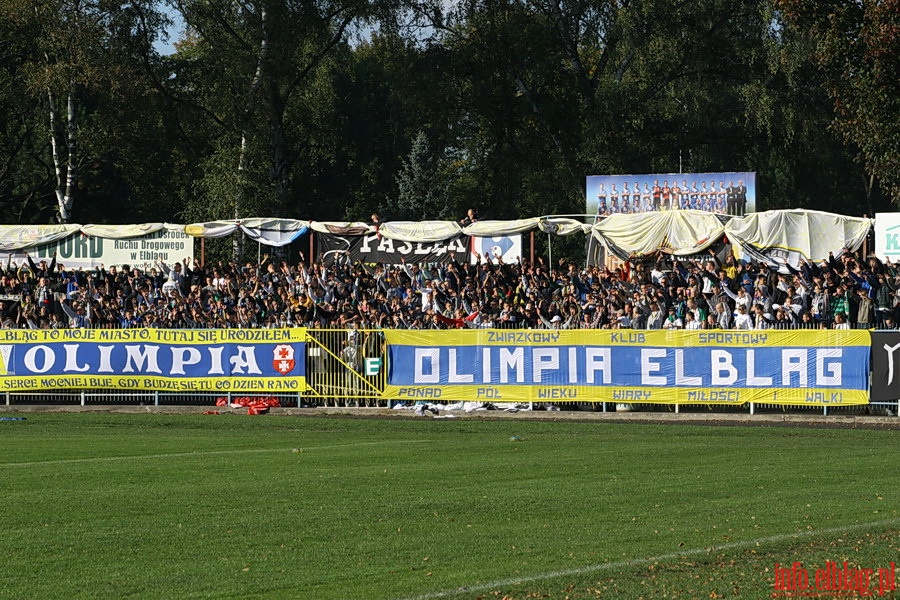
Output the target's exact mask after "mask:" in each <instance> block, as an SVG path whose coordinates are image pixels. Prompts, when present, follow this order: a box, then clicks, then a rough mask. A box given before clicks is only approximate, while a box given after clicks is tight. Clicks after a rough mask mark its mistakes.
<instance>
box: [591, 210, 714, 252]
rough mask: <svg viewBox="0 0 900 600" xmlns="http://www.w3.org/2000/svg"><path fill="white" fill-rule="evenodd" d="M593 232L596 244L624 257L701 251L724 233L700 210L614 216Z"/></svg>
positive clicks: (596, 227) (712, 218)
mask: <svg viewBox="0 0 900 600" xmlns="http://www.w3.org/2000/svg"><path fill="white" fill-rule="evenodd" d="M592 229H593V235H594V237H595V238H596V239H597V241H598V242H600V243H601V244H603V245H604V246H605V247H606V249H607V250H609V251H610V252H612V253H614V254H616V255H617V256H619V257H623V258H624V257H625V256H632V255H644V254H652V253H654V252H657V251H660V250H662V251H664V252H668V253H671V254H694V253H696V252H702V251H703V250H705V249H706V248H708V247H709V246H710V245H712V244H713V243H714V242H716V241H717V240H718V239H719V238H721V237H722V233H723V232H724V230H725V228H724V226H723V225H722V222H721V221H720V220H719V218H718V217H716V215H715V214H714V213H710V212H704V211H700V210H669V211H662V212H649V213H637V214H630V215H624V214H617V215H612V216H610V217H607V218H606V219H604V220H603V221H601V222H599V223H597V224H596V225H594V226H593V228H592Z"/></svg>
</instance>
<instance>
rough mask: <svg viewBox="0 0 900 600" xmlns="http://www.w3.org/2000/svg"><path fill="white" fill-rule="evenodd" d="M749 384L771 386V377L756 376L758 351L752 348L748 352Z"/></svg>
mask: <svg viewBox="0 0 900 600" xmlns="http://www.w3.org/2000/svg"><path fill="white" fill-rule="evenodd" d="M747 385H753V386H760V387H770V386H771V385H772V378H771V377H757V376H756V353H755V352H753V351H752V350H751V351H749V352H748V353H747Z"/></svg>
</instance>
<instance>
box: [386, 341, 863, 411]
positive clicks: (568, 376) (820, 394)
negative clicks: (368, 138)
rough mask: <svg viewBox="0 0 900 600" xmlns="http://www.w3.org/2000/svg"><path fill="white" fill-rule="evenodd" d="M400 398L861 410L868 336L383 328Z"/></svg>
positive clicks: (390, 388) (392, 389)
mask: <svg viewBox="0 0 900 600" xmlns="http://www.w3.org/2000/svg"><path fill="white" fill-rule="evenodd" d="M384 334H385V339H386V340H387V343H388V357H389V358H388V382H387V383H388V385H387V387H386V389H385V395H386V396H387V397H391V398H399V399H401V400H404V399H406V400H419V399H426V400H441V401H448V402H455V401H460V400H462V401H467V400H497V401H505V402H631V403H653V404H738V405H740V404H744V403H748V402H760V403H768V404H800V405H805V406H843V405H853V404H866V403H867V402H868V383H869V343H870V337H869V332H868V331H850V330H826V331H808V330H795V331H765V332H763V331H760V332H755V331H753V332H732V331H678V332H662V331H647V332H642V331H625V330H623V331H618V332H614V331H603V330H577V331H559V330H523V331H509V330H460V331H404V330H385V331H384Z"/></svg>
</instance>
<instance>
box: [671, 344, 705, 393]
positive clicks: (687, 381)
mask: <svg viewBox="0 0 900 600" xmlns="http://www.w3.org/2000/svg"><path fill="white" fill-rule="evenodd" d="M702 381H703V378H702V377H688V376H687V375H685V374H684V350H675V385H697V386H699V385H702V383H701V382H702Z"/></svg>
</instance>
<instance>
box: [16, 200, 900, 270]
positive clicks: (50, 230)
mask: <svg viewBox="0 0 900 600" xmlns="http://www.w3.org/2000/svg"><path fill="white" fill-rule="evenodd" d="M723 220H725V218H723V216H722V215H716V214H714V213H709V212H704V211H696V210H673V211H662V212H650V213H640V214H631V215H623V214H618V215H612V216H610V217H607V218H605V219H603V220H602V221H600V222H599V223H597V224H595V225H593V226H591V225H586V224H584V223H582V222H581V221H578V220H575V219H569V218H564V217H535V218H531V219H519V220H514V221H479V222H477V223H474V224H472V225H469V226H468V227H465V228H463V227H460V225H459V224H458V223H457V222H455V221H422V222H409V221H396V222H388V223H384V224H382V225H380V226H379V228H378V231H377V235H378V236H379V239H387V240H396V241H400V242H409V243H433V242H440V241H443V240H447V239H450V238H453V237H455V236H458V235H460V234H464V235H468V236H472V237H481V238H484V237H502V236H511V235H516V234H522V233H525V232H527V231H531V230H534V229H535V228H536V229H539V230H540V231H543V232H545V233H548V234H552V235H573V234H579V233H590V234H591V235H593V236H594V238H595V239H596V240H597V241H598V242H599V243H601V244H603V246H604V247H606V248H607V249H608V250H609V251H610V252H613V253H614V254H617V255H618V256H620V257H628V256H633V255H644V254H651V253H653V252H657V251H663V252H667V253H671V254H677V255H689V254H694V253H697V252H702V251H704V250H705V249H706V248H708V247H709V246H710V245H712V244H713V243H715V242H716V241H718V240H719V239H721V237H722V235H723V234H724V235H726V236H727V237H728V239H729V241H731V242H732V243H733V244H734V247H735V255H736V256H737V257H738V258H754V259H756V260H768V261H770V262H774V263H784V262H790V263H791V264H795V265H796V264H797V262H798V261H799V258H800V257H805V258H807V259H809V260H824V259H826V258H827V257H828V253H829V252H834V253H835V254H839V253H840V251H841V249H842V248H844V247H847V248H850V249H851V250H855V249H857V248H859V246H860V245H861V244H862V242H863V240H864V239H865V236H866V234H867V232H868V231H869V228H870V227H871V226H872V223H873V221H872V219H864V218H857V217H845V216H842V215H836V214H831V213H824V212H819V211H810V210H783V211H768V212H765V213H753V214H750V215H747V216H746V217H734V218H731V220H729V221H727V222H726V223H725V224H724V225H723V224H722V222H723ZM309 229H312V230H313V231H318V232H324V233H330V234H336V235H350V236H354V235H364V234H368V235H374V234H375V233H376V230H375V227H374V226H373V225H371V224H368V223H361V222H342V221H328V222H318V221H302V220H295V219H277V218H251V219H241V220H231V221H230V220H223V221H209V222H206V223H193V224H190V225H170V224H162V223H144V224H137V225H84V226H82V225H0V251H6V252H14V251H21V250H24V249H29V248H35V247H39V246H48V245H51V244H54V243H56V242H59V241H61V240H65V239H67V238H69V237H70V236H72V235H74V234H77V233H79V232H80V233H81V234H82V235H84V236H87V237H90V238H105V239H113V240H117V239H127V238H142V237H148V236H154V235H157V236H158V235H160V233H161V232H162V233H166V232H170V233H171V232H174V231H176V230H177V231H178V232H179V233H181V232H183V233H185V234H187V235H189V236H193V237H204V238H220V237H226V236H229V235H233V234H235V233H237V232H239V231H240V232H242V233H244V234H246V235H247V236H248V237H250V238H251V239H253V240H256V241H258V242H259V243H261V244H265V245H267V246H284V245H286V244H289V243H291V242H292V241H294V240H296V239H297V238H299V237H300V236H302V235H303V234H304V233H306V232H307V231H308V230H309ZM891 239H892V240H893V238H891ZM898 239H900V236H898ZM898 244H900V242H898ZM138 259H139V257H137V258H135V260H138Z"/></svg>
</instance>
